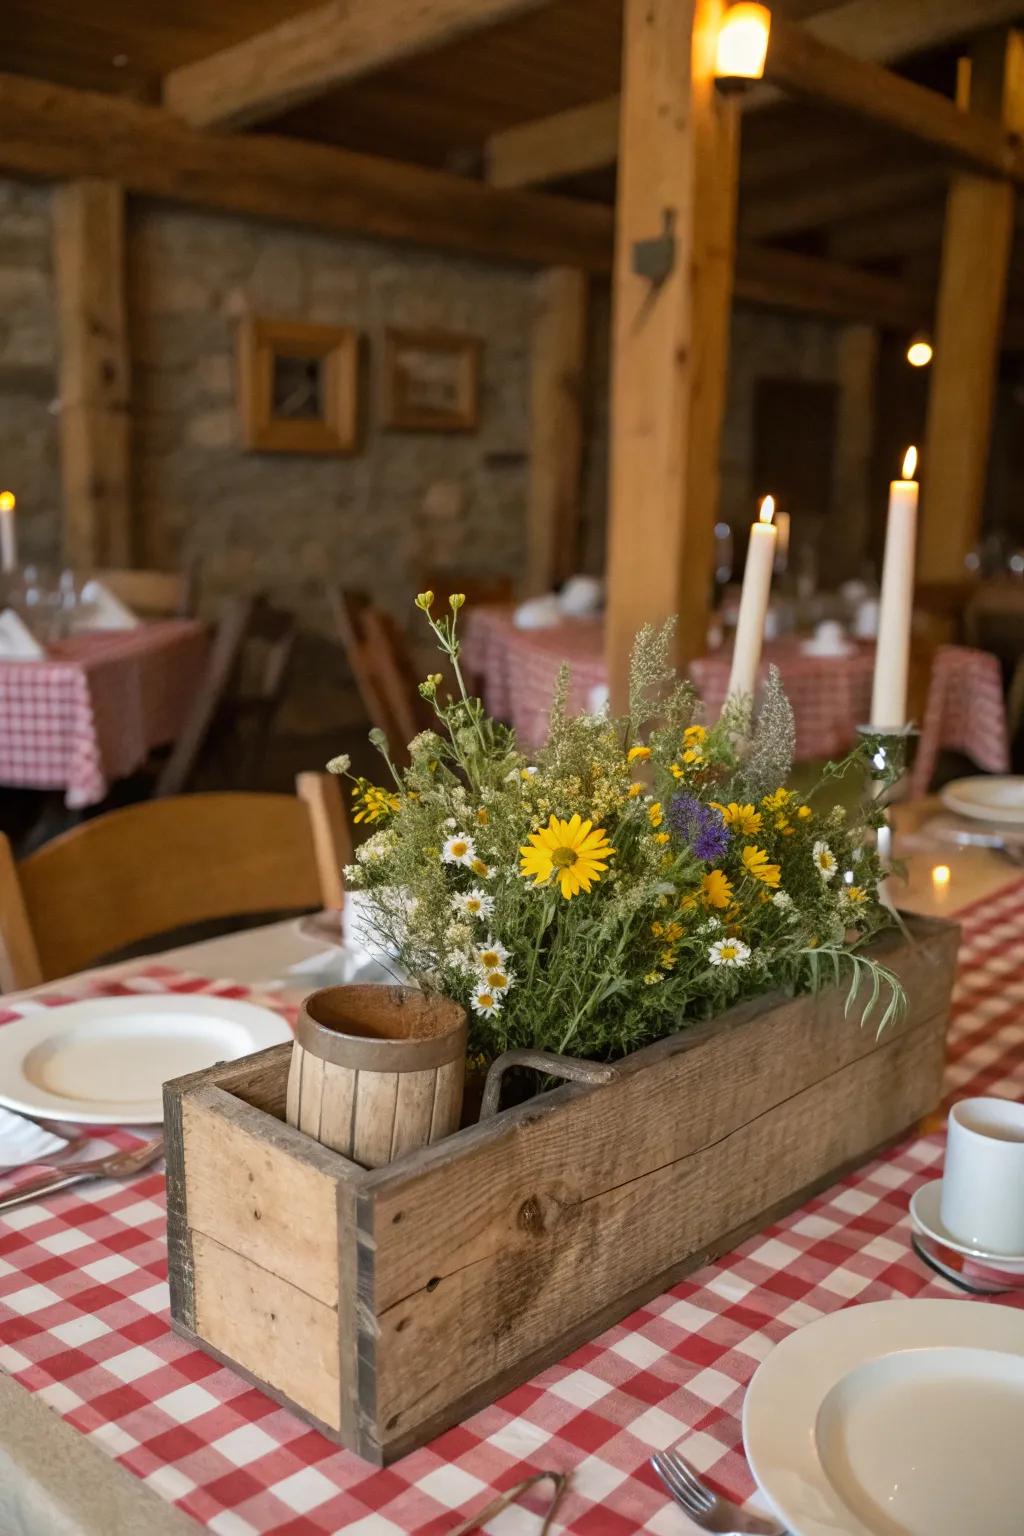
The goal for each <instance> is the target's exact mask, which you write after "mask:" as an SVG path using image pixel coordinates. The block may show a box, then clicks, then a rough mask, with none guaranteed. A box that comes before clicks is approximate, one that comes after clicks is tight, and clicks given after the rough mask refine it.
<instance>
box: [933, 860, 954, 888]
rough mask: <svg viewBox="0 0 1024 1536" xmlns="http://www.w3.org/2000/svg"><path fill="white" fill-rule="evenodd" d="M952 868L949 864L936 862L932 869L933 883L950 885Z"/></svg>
mask: <svg viewBox="0 0 1024 1536" xmlns="http://www.w3.org/2000/svg"><path fill="white" fill-rule="evenodd" d="M950 878H951V876H950V868H949V865H948V864H936V865H935V868H934V869H933V870H932V884H933V885H948V884H949V882H950Z"/></svg>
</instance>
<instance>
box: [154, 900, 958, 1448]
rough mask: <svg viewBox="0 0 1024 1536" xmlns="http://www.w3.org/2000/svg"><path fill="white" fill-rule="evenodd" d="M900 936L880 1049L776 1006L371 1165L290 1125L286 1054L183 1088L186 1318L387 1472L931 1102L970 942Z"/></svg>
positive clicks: (174, 1117) (178, 1181)
mask: <svg viewBox="0 0 1024 1536" xmlns="http://www.w3.org/2000/svg"><path fill="white" fill-rule="evenodd" d="M909 929H910V935H909V939H907V938H901V937H895V936H894V937H891V938H888V939H887V940H885V941H884V942H883V943H881V944H880V945H879V946H878V949H877V951H876V953H877V954H878V955H879V957H880V958H882V959H884V960H885V962H886V963H887V964H889V965H890V966H892V968H893V969H894V970H895V971H896V972H897V974H898V975H899V976H900V977H901V979H902V980H903V983H904V986H905V987H906V991H907V996H908V998H909V1005H910V1006H909V1009H908V1011H907V1013H906V1015H905V1017H904V1018H903V1019H902V1020H900V1021H899V1022H898V1023H896V1024H894V1025H892V1026H890V1027H889V1028H888V1029H887V1030H886V1031H885V1033H884V1034H883V1035H882V1036H881V1038H876V1033H875V1027H874V1024H873V1023H869V1024H868V1025H865V1026H864V1027H862V1026H861V1023H860V1010H859V1009H857V1008H854V1009H853V1010H852V1011H851V1013H850V1015H849V1016H845V1015H844V1004H845V994H844V993H843V992H841V991H838V990H835V989H832V990H829V991H827V992H822V993H820V994H819V995H818V996H817V997H801V998H797V999H795V1000H792V999H784V998H779V997H775V998H772V997H766V998H761V999H759V1000H757V1001H755V1002H752V1003H748V1004H744V1005H742V1006H741V1007H738V1008H735V1009H733V1010H732V1011H731V1012H730V1013H728V1014H726V1015H724V1016H723V1017H722V1018H720V1019H718V1020H716V1021H714V1022H713V1023H710V1024H707V1025H700V1026H698V1027H696V1028H693V1029H689V1030H686V1031H684V1032H682V1033H680V1034H678V1035H673V1036H672V1037H671V1038H669V1039H666V1040H661V1041H659V1042H658V1043H657V1044H655V1045H652V1046H648V1047H647V1048H646V1049H644V1050H642V1051H638V1052H636V1053H635V1054H634V1055H632V1056H630V1057H627V1058H626V1059H625V1060H624V1061H622V1062H621V1063H619V1064H618V1071H617V1074H616V1076H615V1077H614V1079H613V1080H612V1081H610V1082H608V1083H605V1084H602V1085H598V1086H594V1085H584V1084H577V1083H572V1084H566V1085H564V1086H562V1087H559V1088H557V1089H555V1090H553V1091H551V1092H549V1093H545V1094H542V1095H539V1096H538V1097H536V1098H533V1099H531V1100H529V1101H528V1102H527V1103H525V1104H520V1105H517V1106H516V1107H515V1108H512V1109H507V1110H504V1111H502V1112H500V1113H499V1114H497V1115H495V1116H494V1117H493V1118H491V1119H488V1120H486V1121H484V1122H482V1123H481V1124H479V1125H473V1126H469V1127H468V1128H466V1129H464V1130H462V1131H459V1132H458V1133H457V1134H456V1135H454V1136H450V1137H448V1138H447V1139H446V1140H444V1141H442V1142H439V1143H437V1144H436V1145H434V1146H431V1147H427V1148H424V1149H422V1150H419V1151H415V1152H411V1153H408V1154H407V1155H406V1156H404V1157H402V1158H401V1159H400V1160H399V1161H397V1162H394V1163H391V1164H390V1165H388V1166H386V1167H383V1168H379V1169H376V1170H369V1169H366V1168H362V1167H360V1166H359V1165H357V1164H356V1163H354V1162H350V1161H349V1160H348V1159H346V1158H344V1157H342V1156H341V1155H340V1154H339V1153H337V1152H334V1151H331V1150H330V1149H329V1148H327V1147H323V1146H321V1145H320V1144H319V1143H318V1142H316V1141H314V1140H312V1139H311V1138H310V1137H308V1136H306V1135H303V1134H302V1133H301V1132H300V1131H298V1130H295V1129H293V1128H292V1127H291V1126H289V1125H287V1124H286V1123H285V1119H284V1115H285V1094H286V1088H287V1081H288V1063H289V1055H290V1050H291V1047H290V1046H287V1045H283V1046H276V1047H274V1048H272V1049H271V1050H268V1051H263V1052H261V1053H260V1054H259V1055H256V1056H251V1057H248V1058H246V1059H245V1060H242V1061H237V1062H232V1063H231V1064H229V1065H223V1066H217V1067H213V1068H211V1069H210V1070H209V1071H206V1072H199V1073H195V1074H194V1075H192V1076H191V1077H184V1078H179V1079H178V1080H177V1081H176V1082H172V1083H168V1084H167V1085H166V1087H165V1089H164V1094H165V1107H166V1135H167V1162H168V1175H167V1204H168V1237H169V1247H170V1280H171V1312H172V1317H173V1323H174V1327H175V1329H176V1330H177V1331H178V1332H179V1333H181V1334H183V1335H184V1336H185V1337H187V1338H190V1339H192V1340H194V1341H195V1342H196V1343H198V1344H200V1345H202V1346H203V1348H204V1349H207V1350H209V1351H210V1352H211V1353H212V1354H213V1355H215V1356H216V1357H217V1358H218V1359H221V1360H224V1361H226V1362H228V1363H229V1364H231V1365H233V1366H234V1367H236V1368H237V1369H240V1370H241V1371H242V1373H243V1374H245V1375H247V1376H248V1377H249V1378H251V1379H252V1380H254V1381H256V1382H258V1383H259V1385H260V1386H262V1387H264V1388H265V1389H266V1390H267V1391H268V1392H269V1393H270V1394H271V1395H272V1396H273V1397H275V1398H276V1399H277V1400H278V1401H279V1402H282V1403H284V1404H286V1405H287V1406H288V1407H290V1408H293V1409H294V1410H295V1411H296V1412H297V1413H299V1414H300V1415H301V1416H302V1417H303V1418H305V1419H307V1420H309V1421H311V1422H312V1423H315V1424H317V1425H318V1426H319V1427H320V1428H321V1429H322V1430H323V1431H324V1432H325V1433H326V1434H327V1435H329V1436H330V1437H331V1438H332V1439H335V1440H338V1441H340V1442H342V1443H343V1444H344V1445H346V1446H349V1447H350V1448H351V1449H352V1450H354V1451H357V1452H358V1453H359V1454H360V1455H362V1456H365V1457H367V1458H368V1459H369V1460H371V1461H373V1462H376V1463H378V1464H379V1463H382V1462H386V1461H393V1460H394V1459H395V1458H396V1457H398V1456H401V1455H404V1454H405V1453H406V1452H407V1451H410V1450H412V1449H414V1448H415V1447H417V1446H419V1445H422V1444H424V1443H425V1442H426V1441H428V1440H430V1439H431V1438H432V1437H433V1436H434V1435H436V1434H438V1433H439V1432H440V1431H441V1430H443V1429H445V1428H446V1427H447V1426H449V1425H451V1424H454V1423H456V1422H458V1421H459V1420H460V1419H462V1418H464V1417H465V1416H466V1415H467V1414H469V1413H470V1412H472V1411H473V1410H474V1409H476V1408H479V1407H481V1406H483V1405H484V1404H486V1403H488V1402H490V1401H492V1400H493V1399H494V1398H495V1397H497V1396H499V1395H500V1394H501V1393H502V1392H505V1391H507V1390H508V1389H509V1388H511V1387H513V1386H515V1385H516V1384H517V1383H519V1382H521V1381H523V1380H525V1379H527V1378H528V1377H529V1376H531V1375H533V1374H534V1373H535V1372H536V1371H538V1370H540V1369H541V1368H542V1367H544V1366H546V1365H548V1364H550V1363H551V1362H552V1361H554V1360H557V1359H559V1358H560V1357H561V1356H562V1355H564V1354H565V1353H566V1352H567V1351H568V1350H569V1349H571V1348H573V1347H575V1346H576V1345H578V1344H580V1343H581V1342H583V1341H584V1340H587V1339H590V1338H592V1337H593V1336H594V1335H595V1334H597V1333H599V1332H600V1331H601V1330H602V1329H604V1328H606V1327H607V1326H609V1325H610V1324H611V1323H614V1322H615V1321H617V1320H618V1319H619V1318H622V1317H623V1316H625V1315H626V1314H627V1313H628V1312H630V1311H631V1310H633V1309H634V1308H635V1307H637V1306H638V1305H640V1304H641V1303H642V1302H643V1301H645V1300H647V1299H648V1298H650V1297H651V1296H654V1295H657V1294H658V1293H659V1292H661V1291H663V1290H665V1289H666V1287H668V1286H669V1285H671V1284H672V1283H673V1282H674V1281H676V1280H678V1279H679V1278H680V1277H681V1276H682V1275H684V1274H686V1273H687V1272H688V1271H689V1270H692V1269H695V1268H696V1267H698V1266H699V1265H701V1264H703V1263H705V1262H706V1261H707V1260H708V1259H709V1258H711V1257H713V1256H715V1255H716V1254H719V1253H722V1252H724V1251H727V1250H728V1249H730V1248H731V1247H733V1246H734V1245H735V1244H736V1243H737V1242H738V1241H739V1240H741V1239H742V1238H743V1237H744V1236H746V1235H747V1234H749V1233H750V1232H752V1231H756V1230H757V1229H758V1228H760V1227H762V1226H764V1225H765V1223H766V1222H768V1221H769V1220H771V1219H773V1218H775V1217H777V1216H779V1215H780V1214H781V1213H783V1212H785V1211H786V1210H789V1209H791V1208H793V1207H794V1206H796V1205H797V1204H799V1203H800V1202H801V1201H803V1200H804V1199H805V1198H806V1197H807V1196H808V1195H809V1194H810V1193H811V1192H813V1191H814V1190H816V1189H819V1188H822V1187H823V1186H825V1185H826V1184H828V1183H830V1182H831V1181H832V1180H834V1179H835V1178H836V1177H837V1176H838V1175H839V1174H841V1173H842V1172H844V1171H845V1170H847V1169H849V1168H851V1167H853V1166H854V1165H856V1164H857V1163H860V1162H863V1161H864V1160H865V1159H866V1158H867V1157H868V1156H870V1155H871V1154H872V1153H873V1152H874V1151H876V1150H877V1149H878V1148H880V1147H882V1146H884V1145H885V1144H886V1143H888V1142H891V1141H892V1140H894V1139H896V1138H898V1137H899V1136H900V1135H901V1133H903V1132H905V1131H906V1130H907V1129H908V1128H910V1127H911V1126H912V1125H913V1124H914V1123H915V1121H917V1120H918V1119H919V1118H920V1117H921V1116H922V1115H924V1114H926V1113H927V1112H928V1111H930V1110H932V1109H934V1108H935V1106H936V1104H937V1103H938V1101H939V1098H940V1096H941V1084H942V1073H943V1064H944V1057H945V1038H946V1029H947V1026H948V1022H949V1013H950V995H951V990H952V982H953V971H954V965H955V960H956V949H957V941H958V937H959V930H958V929H957V928H956V927H954V926H953V925H951V924H948V923H942V922H936V921H932V920H924V919H911V920H910V923H909Z"/></svg>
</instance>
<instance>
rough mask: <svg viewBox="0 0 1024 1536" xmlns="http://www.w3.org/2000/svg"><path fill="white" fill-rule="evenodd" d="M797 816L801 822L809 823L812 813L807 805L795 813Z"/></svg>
mask: <svg viewBox="0 0 1024 1536" xmlns="http://www.w3.org/2000/svg"><path fill="white" fill-rule="evenodd" d="M797 815H798V816H799V817H800V820H801V821H809V820H810V819H811V817H812V816H813V815H814V812H813V811H812V810H811V808H810V806H809V805H802V806H800V808H799V810H798V811H797Z"/></svg>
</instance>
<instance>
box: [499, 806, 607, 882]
mask: <svg viewBox="0 0 1024 1536" xmlns="http://www.w3.org/2000/svg"><path fill="white" fill-rule="evenodd" d="M519 852H520V854H521V855H522V858H521V859H520V862H519V873H520V874H521V875H522V876H524V878H526V879H529V878H530V877H531V876H532V878H533V883H534V885H544V884H545V883H546V882H547V881H548V880H550V879H551V877H552V875H553V876H554V877H555V879H556V880H557V881H558V884H559V886H560V888H561V892H562V895H563V896H564V897H565V899H566V901H571V900H572V898H573V897H574V896H578V895H579V893H580V891H588V892H589V890H590V887H591V885H592V883H593V882H594V881H595V880H600V878H601V876H602V874H603V873H604V871H605V870H606V869H607V868H608V860H609V859H610V858H611V856H612V854H613V853H614V852H615V850H614V848H613V847H612V846H611V844H610V843H609V841H608V838H607V835H606V833H605V830H604V828H603V827H595V826H594V824H593V823H592V822H590V821H581V820H580V817H579V816H578V815H576V816H573V817H572V819H571V820H570V821H559V819H558V817H557V816H552V817H551V820H550V821H549V822H548V825H547V826H546V827H542V828H541V829H540V830H539V831H538V832H531V833H530V840H529V843H528V844H527V845H526V846H524V847H522V848H520V850H519Z"/></svg>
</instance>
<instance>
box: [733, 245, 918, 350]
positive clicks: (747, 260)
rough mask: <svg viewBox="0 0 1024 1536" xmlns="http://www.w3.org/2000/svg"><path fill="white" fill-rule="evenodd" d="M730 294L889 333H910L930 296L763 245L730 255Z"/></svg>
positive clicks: (888, 280) (749, 301) (871, 275)
mask: <svg viewBox="0 0 1024 1536" xmlns="http://www.w3.org/2000/svg"><path fill="white" fill-rule="evenodd" d="M733 292H734V294H735V296H736V298H737V299H738V300H741V301H742V302H744V303H747V304H763V305H765V306H766V307H768V308H770V309H788V310H793V311H795V312H797V313H800V314H812V315H826V316H828V317H830V318H831V319H835V320H864V321H869V322H870V323H872V324H874V325H879V326H883V327H886V328H889V329H892V330H914V329H915V328H916V327H917V326H919V325H923V324H924V323H925V322H926V321H927V320H928V318H929V315H930V311H931V296H930V295H929V294H920V293H917V292H915V291H914V290H912V289H911V288H909V287H908V286H907V285H905V284H904V283H901V282H898V281H896V280H895V279H893V278H888V277H879V276H877V275H876V274H875V273H873V272H864V271H861V270H859V269H858V268H856V267H847V266H842V265H840V264H839V263H838V262H834V261H823V260H821V259H820V257H817V256H803V255H799V254H798V253H797V252H795V251H785V250H780V249H777V248H776V247H773V246H766V245H741V246H740V247H739V248H738V250H737V252H736V276H735V282H734V284H733Z"/></svg>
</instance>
